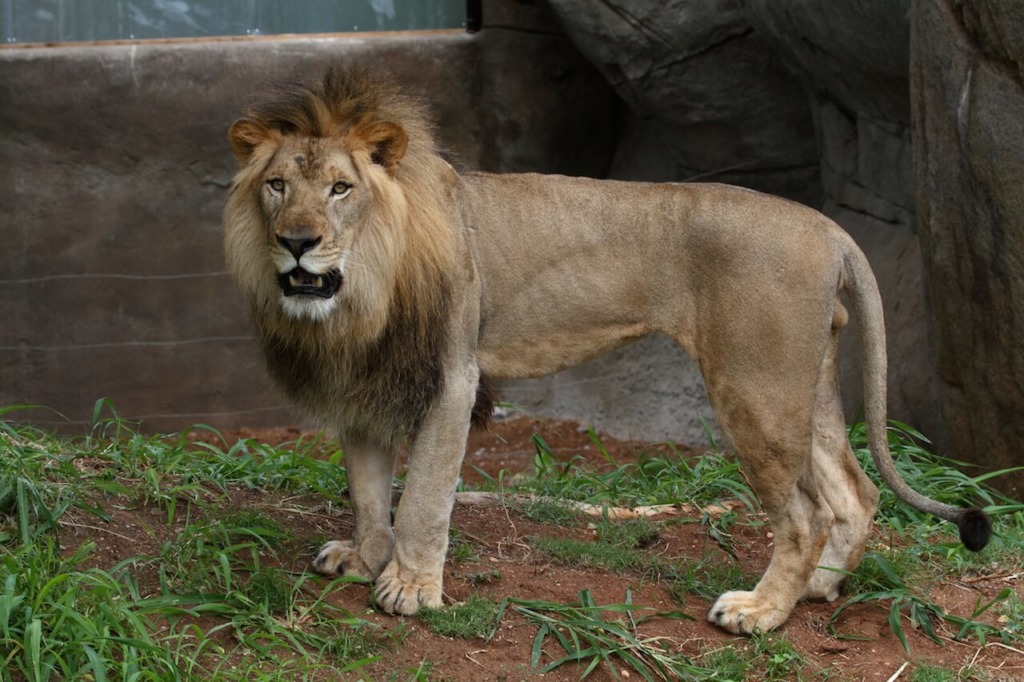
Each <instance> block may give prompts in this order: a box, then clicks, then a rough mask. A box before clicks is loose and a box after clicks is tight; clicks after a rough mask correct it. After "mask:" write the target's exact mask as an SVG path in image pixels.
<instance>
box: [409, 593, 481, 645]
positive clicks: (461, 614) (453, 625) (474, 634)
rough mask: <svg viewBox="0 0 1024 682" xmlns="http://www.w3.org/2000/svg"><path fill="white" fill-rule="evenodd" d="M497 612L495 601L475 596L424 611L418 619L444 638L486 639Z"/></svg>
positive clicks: (478, 595)
mask: <svg viewBox="0 0 1024 682" xmlns="http://www.w3.org/2000/svg"><path fill="white" fill-rule="evenodd" d="M497 611H498V606H497V604H495V603H494V601H492V600H490V599H488V598H487V597H484V596H483V595H480V594H473V595H470V597H469V598H468V599H466V601H464V602H460V603H458V604H451V605H449V606H444V607H441V608H439V609H429V608H427V609H422V610H421V611H420V612H419V613H418V614H417V618H419V620H420V621H422V622H423V623H424V624H426V626H427V627H428V628H430V630H431V631H432V632H434V633H435V634H438V635H441V636H442V637H455V638H458V639H484V638H486V637H487V635H488V634H489V633H490V632H491V630H492V629H493V627H494V618H495V615H496V614H497Z"/></svg>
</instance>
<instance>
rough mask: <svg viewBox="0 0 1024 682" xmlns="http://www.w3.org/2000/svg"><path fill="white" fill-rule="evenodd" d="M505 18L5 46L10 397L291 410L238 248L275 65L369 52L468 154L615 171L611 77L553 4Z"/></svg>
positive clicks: (291, 72)
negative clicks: (225, 213) (251, 128)
mask: <svg viewBox="0 0 1024 682" xmlns="http://www.w3.org/2000/svg"><path fill="white" fill-rule="evenodd" d="M491 19H492V20H493V21H498V22H500V23H501V25H502V26H503V28H487V29H485V30H484V31H482V32H480V33H478V34H475V35H468V34H465V33H463V32H459V31H455V32H437V33H421V34H386V35H376V36H374V35H360V36H347V37H345V36H343V37H306V38H287V39H271V38H264V39H258V40H257V39H254V40H245V39H242V40H223V41H205V42H164V43H137V44H123V45H111V44H104V45H94V46H62V47H21V48H7V49H0V130H2V131H3V133H2V135H0V188H2V191H0V234H2V235H3V242H4V244H5V246H4V248H2V249H0V405H10V404H15V403H32V404H38V405H43V406H46V407H47V408H52V410H55V411H56V412H58V413H59V414H54V413H53V412H50V411H38V412H34V413H32V414H31V415H26V417H25V418H31V419H33V420H34V421H36V422H38V423H40V424H42V425H61V424H65V425H69V424H68V422H67V421H66V420H70V425H69V426H70V427H71V428H80V427H78V426H75V425H77V424H80V423H83V422H88V421H89V420H90V419H91V416H92V409H93V404H94V402H95V401H96V400H97V399H98V398H101V397H105V398H109V399H110V400H111V401H112V402H113V403H114V405H115V406H116V407H117V408H118V410H119V412H120V413H121V414H122V415H123V416H125V417H128V418H132V419H142V420H144V426H145V427H146V428H148V429H153V430H163V429H172V428H179V427H181V426H184V425H188V424H192V423H195V422H203V423H210V424H214V425H217V426H220V427H232V426H238V425H250V426H261V425H270V424H286V423H294V421H295V419H296V416H295V415H293V414H291V413H290V412H289V411H288V410H287V409H285V408H284V407H283V403H282V401H281V400H280V398H279V397H278V396H277V395H276V394H275V393H274V391H273V390H272V389H271V388H270V386H269V382H268V380H267V379H266V378H265V374H264V371H263V369H262V367H261V366H260V361H259V357H258V353H257V349H256V345H255V343H254V341H253V339H252V331H251V328H250V326H249V323H248V321H247V319H246V306H245V305H244V303H243V301H242V300H241V296H240V295H239V294H238V293H237V291H236V289H235V286H234V284H233V282H232V281H231V279H230V277H229V275H228V274H227V273H226V271H225V267H224V262H223V256H222V252H221V226H220V218H221V211H222V208H223V204H224V200H225V196H226V188H227V187H228V184H229V182H230V180H231V177H232V176H233V174H234V172H235V161H234V158H233V157H232V156H231V154H230V151H229V149H228V145H227V138H226V131H227V127H228V125H229V124H230V123H231V121H232V120H233V119H234V118H235V117H237V116H238V115H239V114H240V112H241V110H242V108H243V106H244V105H245V103H246V102H247V101H248V100H249V99H250V98H251V97H252V96H253V95H254V94H255V93H256V91H257V90H258V89H259V88H260V87H261V86H262V85H263V84H264V83H266V82H267V81H268V80H277V79H281V78H285V77H310V76H316V75H319V73H320V72H321V71H322V69H323V67H324V66H325V65H326V64H328V63H329V62H331V61H332V60H336V59H339V58H341V59H349V58H357V57H358V58H364V59H367V60H369V61H372V62H376V63H380V64H381V65H383V66H386V67H387V68H388V69H389V70H391V71H393V72H394V73H395V74H396V75H397V76H398V77H399V78H400V79H402V80H403V81H405V82H406V83H408V84H409V86H410V87H411V88H413V89H414V90H418V91H420V92H421V93H422V94H423V96H424V97H425V98H427V99H428V100H429V101H430V102H431V103H432V106H433V109H434V112H435V114H436V117H437V125H438V131H439V135H440V138H441V143H442V145H443V146H444V148H445V149H447V150H448V152H449V153H450V154H451V156H452V157H453V158H454V159H457V162H458V163H460V164H462V165H463V166H466V167H470V168H480V169H485V170H492V171H498V172H501V171H524V170H537V171H542V172H555V173H565V174H574V175H597V176H600V175H603V174H604V173H605V171H606V169H607V167H608V165H609V163H610V155H611V148H612V147H611V140H612V134H613V123H614V121H613V115H614V111H615V108H616V105H615V100H614V95H613V94H612V92H611V90H610V89H609V88H608V87H607V86H606V85H605V84H604V81H603V79H601V77H600V75H599V74H598V73H597V72H596V71H595V70H593V69H592V67H590V66H589V64H588V63H587V62H586V61H585V60H584V59H583V58H582V57H581V56H580V55H579V54H578V52H577V51H576V50H575V49H574V48H573V47H572V45H571V43H570V42H569V40H568V39H567V38H565V36H564V35H562V34H560V32H558V31H557V30H555V28H556V27H555V28H552V27H551V26H550V22H548V17H547V15H544V14H542V13H538V12H537V11H536V10H529V9H528V8H526V9H523V10H517V9H516V8H515V7H513V8H512V10H510V11H508V12H504V11H503V12H497V13H496V12H492V13H491ZM537 22H541V23H542V24H543V25H548V26H549V29H548V30H538V26H537V25H535V24H536V23H537ZM523 55H529V58H524V57H523ZM61 415H63V416H61Z"/></svg>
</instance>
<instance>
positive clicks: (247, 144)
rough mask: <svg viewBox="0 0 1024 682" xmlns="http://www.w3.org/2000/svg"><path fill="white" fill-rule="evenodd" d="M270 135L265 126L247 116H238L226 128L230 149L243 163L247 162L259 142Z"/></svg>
mask: <svg viewBox="0 0 1024 682" xmlns="http://www.w3.org/2000/svg"><path fill="white" fill-rule="evenodd" d="M269 136H270V132H269V130H268V129H267V127H266V126H263V125H260V124H259V123H257V122H256V121H253V120H252V119H249V118H240V119H238V120H237V121H235V122H234V123H232V124H231V127H230V128H228V140H229V141H230V142H231V151H233V152H234V153H235V157H236V158H237V159H238V160H239V161H240V162H241V163H243V164H245V163H248V161H249V157H251V156H252V152H253V150H254V149H256V146H257V145H259V143H261V142H263V141H264V140H266V139H267V138H268V137H269Z"/></svg>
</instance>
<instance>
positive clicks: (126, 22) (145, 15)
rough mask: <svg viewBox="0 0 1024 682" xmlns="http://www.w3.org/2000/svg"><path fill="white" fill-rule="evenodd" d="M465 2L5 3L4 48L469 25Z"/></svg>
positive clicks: (1, 14)
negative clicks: (72, 43) (101, 41)
mask: <svg viewBox="0 0 1024 682" xmlns="http://www.w3.org/2000/svg"><path fill="white" fill-rule="evenodd" d="M465 19H466V2H465V0H296V1H293V2H284V1H283V0H0V38H2V40H3V41H4V42H6V43H38V42H64V41H82V40H132V39H136V40H139V39H145V38H187V37H202V36H244V35H273V34H278V33H339V32H346V31H400V30H407V29H435V28H459V27H463V26H465Z"/></svg>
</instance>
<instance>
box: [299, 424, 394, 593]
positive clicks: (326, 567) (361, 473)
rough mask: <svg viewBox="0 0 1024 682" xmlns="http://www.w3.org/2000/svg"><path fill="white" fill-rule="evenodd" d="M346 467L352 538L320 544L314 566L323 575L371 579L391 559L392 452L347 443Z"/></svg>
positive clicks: (392, 540)
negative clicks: (354, 576) (352, 527)
mask: <svg viewBox="0 0 1024 682" xmlns="http://www.w3.org/2000/svg"><path fill="white" fill-rule="evenodd" d="M345 470H346V472H347V474H348V489H349V496H350V497H351V501H352V509H353V512H354V514H355V522H356V529H355V533H354V534H353V536H352V539H351V540H332V541H330V542H328V543H327V544H325V545H324V546H323V547H321V548H320V551H319V552H318V553H317V555H316V558H315V559H313V568H314V569H316V571H317V572H318V573H321V574H323V575H328V576H336V575H356V576H362V577H364V578H368V579H370V580H373V579H374V578H376V577H377V576H379V575H380V573H381V571H383V570H384V566H386V565H387V563H388V561H390V560H391V555H392V552H393V550H394V546H395V536H394V533H393V532H392V531H391V484H392V478H393V477H394V471H395V453H394V451H393V450H391V451H386V452H382V451H380V450H379V449H377V448H373V447H367V446H365V445H358V444H353V445H348V446H346V447H345Z"/></svg>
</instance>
